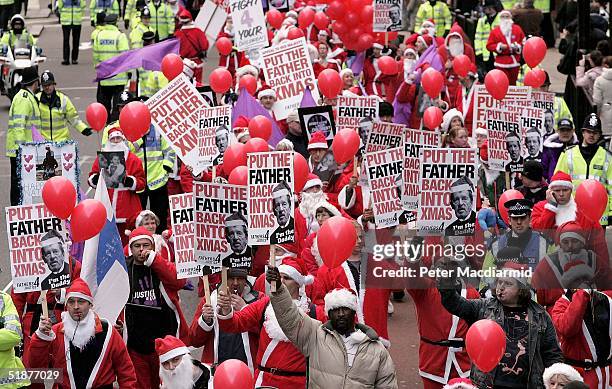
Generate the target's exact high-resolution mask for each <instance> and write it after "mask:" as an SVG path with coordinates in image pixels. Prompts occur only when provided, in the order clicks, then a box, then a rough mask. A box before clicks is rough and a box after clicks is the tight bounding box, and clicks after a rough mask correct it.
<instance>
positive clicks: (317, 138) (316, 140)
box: [308, 131, 328, 150]
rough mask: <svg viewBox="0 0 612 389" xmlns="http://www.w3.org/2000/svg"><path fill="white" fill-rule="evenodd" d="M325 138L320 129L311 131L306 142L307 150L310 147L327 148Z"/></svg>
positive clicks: (310, 148)
mask: <svg viewBox="0 0 612 389" xmlns="http://www.w3.org/2000/svg"><path fill="white" fill-rule="evenodd" d="M327 148H328V147H327V140H325V135H324V134H323V132H322V131H316V132H313V134H312V135H311V136H310V141H309V142H308V150H312V149H326V150H327Z"/></svg>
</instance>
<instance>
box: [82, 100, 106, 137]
mask: <svg viewBox="0 0 612 389" xmlns="http://www.w3.org/2000/svg"><path fill="white" fill-rule="evenodd" d="M85 118H86V119H87V123H89V127H91V128H92V129H93V130H94V131H98V132H100V131H102V130H103V129H104V127H105V126H106V119H108V112H106V107H104V106H103V105H102V104H100V103H91V104H89V105H88V106H87V110H86V111H85Z"/></svg>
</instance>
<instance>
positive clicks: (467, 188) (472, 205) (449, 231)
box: [417, 148, 478, 236]
mask: <svg viewBox="0 0 612 389" xmlns="http://www.w3.org/2000/svg"><path fill="white" fill-rule="evenodd" d="M477 155H478V149H429V148H423V149H421V168H420V173H419V176H420V177H421V185H420V186H421V193H420V196H419V207H418V210H417V228H418V230H419V233H420V234H421V235H442V234H444V235H446V236H469V235H474V231H475V226H476V192H475V190H476V189H475V184H476V180H477V166H476V162H477Z"/></svg>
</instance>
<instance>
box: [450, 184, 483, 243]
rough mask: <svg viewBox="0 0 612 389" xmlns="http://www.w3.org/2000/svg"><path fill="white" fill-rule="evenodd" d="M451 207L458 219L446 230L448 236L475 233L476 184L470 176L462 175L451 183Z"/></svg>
mask: <svg viewBox="0 0 612 389" xmlns="http://www.w3.org/2000/svg"><path fill="white" fill-rule="evenodd" d="M450 190H451V194H450V200H451V203H450V205H451V208H453V212H454V214H455V217H456V218H457V220H455V221H454V222H452V223H451V224H449V225H448V227H446V229H445V230H444V234H445V235H446V236H467V235H473V234H474V228H475V226H476V212H475V211H474V210H473V206H474V185H473V184H472V181H471V180H470V179H469V178H468V177H461V178H459V179H458V180H456V181H455V182H453V184H452V185H451V188H450Z"/></svg>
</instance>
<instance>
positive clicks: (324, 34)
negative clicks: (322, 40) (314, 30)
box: [317, 28, 329, 36]
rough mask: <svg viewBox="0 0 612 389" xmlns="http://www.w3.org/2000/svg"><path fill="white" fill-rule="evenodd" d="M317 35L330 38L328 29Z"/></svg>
mask: <svg viewBox="0 0 612 389" xmlns="http://www.w3.org/2000/svg"><path fill="white" fill-rule="evenodd" d="M317 35H321V36H329V31H327V29H326V28H324V29H322V30H320V31H319V33H318V34H317Z"/></svg>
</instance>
